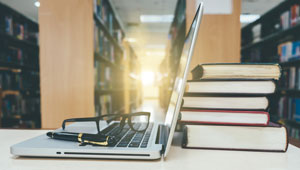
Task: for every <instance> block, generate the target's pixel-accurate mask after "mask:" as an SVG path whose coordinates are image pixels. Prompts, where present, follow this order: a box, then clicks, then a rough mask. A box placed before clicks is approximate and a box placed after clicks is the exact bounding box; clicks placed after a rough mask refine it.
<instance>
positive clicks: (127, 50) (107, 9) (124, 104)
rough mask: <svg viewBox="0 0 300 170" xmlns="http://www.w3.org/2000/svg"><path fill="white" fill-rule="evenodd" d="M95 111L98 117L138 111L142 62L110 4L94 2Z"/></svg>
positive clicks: (104, 0) (103, 0)
mask: <svg viewBox="0 0 300 170" xmlns="http://www.w3.org/2000/svg"><path fill="white" fill-rule="evenodd" d="M94 21H95V28H94V31H95V32H94V36H95V37H94V38H95V39H94V45H95V46H94V54H95V108H96V114H97V115H103V114H117V113H128V112H131V111H133V110H134V109H136V108H137V107H138V103H140V101H139V100H140V97H139V96H140V92H138V91H139V90H138V89H139V86H138V82H139V79H138V78H137V77H138V75H139V74H140V73H139V62H138V58H137V56H136V54H135V53H134V50H133V49H132V47H131V46H130V44H129V43H128V42H123V39H124V37H125V33H124V31H123V29H122V27H121V25H120V23H119V21H118V17H117V16H116V13H115V12H114V9H113V7H112V6H111V4H110V2H109V1H108V0H102V1H99V0H96V1H94Z"/></svg>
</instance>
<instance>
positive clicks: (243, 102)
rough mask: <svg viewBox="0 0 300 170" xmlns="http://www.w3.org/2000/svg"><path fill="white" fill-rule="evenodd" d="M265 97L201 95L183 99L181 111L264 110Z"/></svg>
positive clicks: (265, 106) (266, 105)
mask: <svg viewBox="0 0 300 170" xmlns="http://www.w3.org/2000/svg"><path fill="white" fill-rule="evenodd" d="M268 106H269V101H268V99H267V98H266V97H264V96H263V97H245V96H227V95H226V96H221V95H216V96H214V95H202V96H199V95H197V96H193V97H187V96H184V97H183V105H182V107H183V109H229V110H266V109H267V108H268Z"/></svg>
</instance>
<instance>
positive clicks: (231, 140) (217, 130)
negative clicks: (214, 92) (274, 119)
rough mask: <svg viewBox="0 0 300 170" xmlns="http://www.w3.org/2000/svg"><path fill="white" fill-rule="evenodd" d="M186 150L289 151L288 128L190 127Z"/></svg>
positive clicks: (185, 144)
mask: <svg viewBox="0 0 300 170" xmlns="http://www.w3.org/2000/svg"><path fill="white" fill-rule="evenodd" d="M182 147H183V148H194V149H220V150H244V151H269V152H285V151H286V150H287V147H288V135H287V130H286V128H285V127H284V126H281V125H278V124H273V123H270V124H269V125H268V126H223V125H186V126H185V127H184V137H183V141H182Z"/></svg>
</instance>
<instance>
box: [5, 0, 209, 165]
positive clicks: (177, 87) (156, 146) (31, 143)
mask: <svg viewBox="0 0 300 170" xmlns="http://www.w3.org/2000/svg"><path fill="white" fill-rule="evenodd" d="M202 13H203V4H202V3H200V5H199V7H198V10H197V13H196V15H195V18H194V21H193V23H192V25H191V27H190V30H189V33H188V35H187V37H186V40H185V43H184V47H183V50H182V54H181V58H180V63H179V66H178V72H177V75H176V80H175V83H174V87H173V91H172V95H171V99H170V104H169V106H168V111H167V115H166V119H165V123H152V124H153V125H152V130H151V132H149V133H150V138H149V141H148V144H147V147H144V148H140V147H138V148H130V147H123V148H121V147H99V146H92V145H86V146H79V143H77V142H69V141H62V140H54V139H50V138H49V137H48V136H46V134H44V135H41V136H37V137H35V138H31V139H29V140H26V141H23V142H21V143H18V144H15V145H13V146H11V148H10V151H11V154H13V155H16V156H30V157H75V158H76V157H77V158H106V159H159V158H161V157H162V156H163V157H166V156H167V154H168V152H169V150H170V147H171V142H172V138H173V135H174V131H175V126H176V123H177V119H178V114H179V111H180V107H181V102H182V97H183V94H184V88H185V83H186V80H187V76H188V72H189V65H190V61H191V58H192V54H193V50H194V46H195V43H196V39H197V34H198V30H199V26H200V22H201V17H202ZM111 123H114V122H111ZM111 123H110V124H111ZM101 124H103V126H101V127H104V128H105V127H108V126H110V124H105V122H101ZM104 128H102V129H104ZM67 129H68V131H71V132H81V133H96V129H95V128H94V126H93V125H91V122H78V123H73V124H71V125H69V126H68V128H67ZM56 131H61V129H57V130H56Z"/></svg>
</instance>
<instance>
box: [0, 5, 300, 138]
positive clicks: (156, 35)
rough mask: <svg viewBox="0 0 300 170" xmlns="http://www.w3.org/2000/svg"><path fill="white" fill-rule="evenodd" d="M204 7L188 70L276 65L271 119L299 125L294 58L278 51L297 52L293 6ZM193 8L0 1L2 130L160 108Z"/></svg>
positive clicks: (53, 125) (164, 104)
mask: <svg viewBox="0 0 300 170" xmlns="http://www.w3.org/2000/svg"><path fill="white" fill-rule="evenodd" d="M203 1H204V4H205V10H204V17H203V21H202V24H201V29H200V32H199V35H198V40H197V43H196V48H195V54H194V56H193V60H192V64H191V69H192V68H194V67H195V66H196V65H197V64H201V63H217V62H226V63H228V62H280V64H281V65H282V67H283V78H282V79H281V82H280V83H279V84H280V89H278V96H277V97H275V99H274V104H273V105H274V106H273V105H272V107H273V108H271V111H272V115H274V116H273V118H274V120H276V121H281V122H282V121H284V120H287V121H290V122H291V124H292V126H293V127H295V128H298V127H299V123H298V121H299V119H296V116H293V115H297V114H299V115H300V113H298V112H299V110H300V109H299V108H300V102H298V97H299V95H300V92H299V89H300V78H298V77H299V75H300V74H299V73H298V72H299V69H298V65H299V62H298V61H299V60H297V59H298V58H297V57H299V56H295V55H293V54H292V51H290V52H289V51H288V50H287V52H286V53H284V54H283V53H282V52H279V51H278V49H279V47H280V48H281V47H284V48H285V49H292V47H295V48H296V49H297V48H299V43H297V42H298V41H299V35H300V34H299V31H300V26H299V22H300V18H299V13H300V12H299V11H300V10H299V2H298V1H294V0H203ZM199 2H200V1H199V0H126V1H124V0H0V40H1V41H0V87H1V99H0V102H1V112H0V115H1V116H0V118H1V121H0V127H3V128H56V127H59V126H60V123H61V121H62V120H63V119H66V118H70V117H87V116H95V115H103V114H116V113H129V112H134V111H137V110H149V111H151V112H155V109H153V108H160V109H163V110H165V109H166V108H167V106H168V103H169V99H170V92H171V90H172V85H173V82H174V76H175V73H176V70H177V66H178V61H179V57H180V54H181V50H182V46H183V43H184V38H185V35H186V33H187V32H188V30H189V26H190V24H191V22H192V20H193V17H194V14H195V12H196V9H197V6H198V4H199ZM283 57H285V58H289V59H283ZM153 106H155V107H153ZM158 116H161V117H164V115H158ZM297 132H298V133H295V134H298V138H299V131H297Z"/></svg>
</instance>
